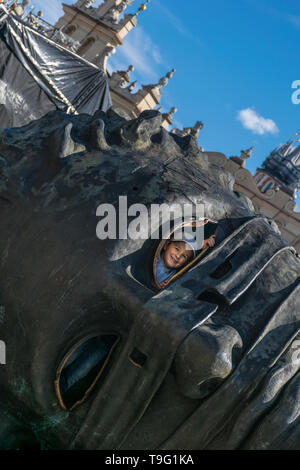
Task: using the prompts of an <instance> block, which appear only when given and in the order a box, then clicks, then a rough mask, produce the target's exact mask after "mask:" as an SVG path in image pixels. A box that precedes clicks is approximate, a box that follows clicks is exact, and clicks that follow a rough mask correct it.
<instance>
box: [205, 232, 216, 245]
mask: <svg viewBox="0 0 300 470" xmlns="http://www.w3.org/2000/svg"><path fill="white" fill-rule="evenodd" d="M214 245H215V234H213V235H211V236H210V237H209V238H207V239H206V240H204V242H203V243H202V248H212V247H213V246H214Z"/></svg>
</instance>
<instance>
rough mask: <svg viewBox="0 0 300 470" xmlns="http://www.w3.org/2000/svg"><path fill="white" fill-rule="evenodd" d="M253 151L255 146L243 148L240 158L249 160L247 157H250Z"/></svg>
mask: <svg viewBox="0 0 300 470" xmlns="http://www.w3.org/2000/svg"><path fill="white" fill-rule="evenodd" d="M252 152H253V147H250V148H249V149H248V150H241V155H240V156H239V158H240V159H241V160H247V158H250V157H251V155H252Z"/></svg>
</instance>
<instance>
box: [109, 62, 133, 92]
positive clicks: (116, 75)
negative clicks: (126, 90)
mask: <svg viewBox="0 0 300 470" xmlns="http://www.w3.org/2000/svg"><path fill="white" fill-rule="evenodd" d="M133 70H134V67H133V65H129V67H128V69H127V70H117V71H116V72H113V73H112V75H111V82H112V83H113V84H114V85H115V86H120V87H124V86H125V85H126V83H130V76H129V73H130V72H132V71H133Z"/></svg>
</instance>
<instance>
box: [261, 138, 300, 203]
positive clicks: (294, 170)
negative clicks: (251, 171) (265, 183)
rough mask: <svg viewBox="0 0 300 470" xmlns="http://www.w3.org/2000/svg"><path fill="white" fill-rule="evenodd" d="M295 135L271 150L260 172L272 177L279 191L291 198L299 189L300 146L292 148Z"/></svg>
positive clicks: (296, 140) (295, 140)
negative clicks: (278, 186) (279, 188)
mask: <svg viewBox="0 0 300 470" xmlns="http://www.w3.org/2000/svg"><path fill="white" fill-rule="evenodd" d="M297 135H299V133H296V134H295V135H294V137H293V138H292V139H290V140H289V141H288V142H286V143H285V144H284V145H282V146H280V147H279V148H277V149H275V150H273V151H272V152H271V153H270V155H269V156H268V157H267V158H266V160H265V161H264V162H263V165H262V170H261V172H263V173H265V174H266V175H268V176H270V177H272V178H273V179H274V180H275V181H276V182H277V183H278V184H279V185H280V187H281V189H282V190H283V191H285V192H287V193H289V194H290V195H292V196H293V197H296V192H297V190H298V189H300V146H297V147H294V143H295V142H299V140H298V139H296V136H297Z"/></svg>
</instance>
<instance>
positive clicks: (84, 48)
mask: <svg viewBox="0 0 300 470" xmlns="http://www.w3.org/2000/svg"><path fill="white" fill-rule="evenodd" d="M94 42H95V38H91V37H90V38H87V39H86V40H85V41H84V42H83V43H82V44H81V46H80V47H79V49H78V50H77V54H78V55H81V56H83V55H84V54H85V53H86V52H87V51H88V50H89V48H90V47H91V46H92V45H93V44H94Z"/></svg>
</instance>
